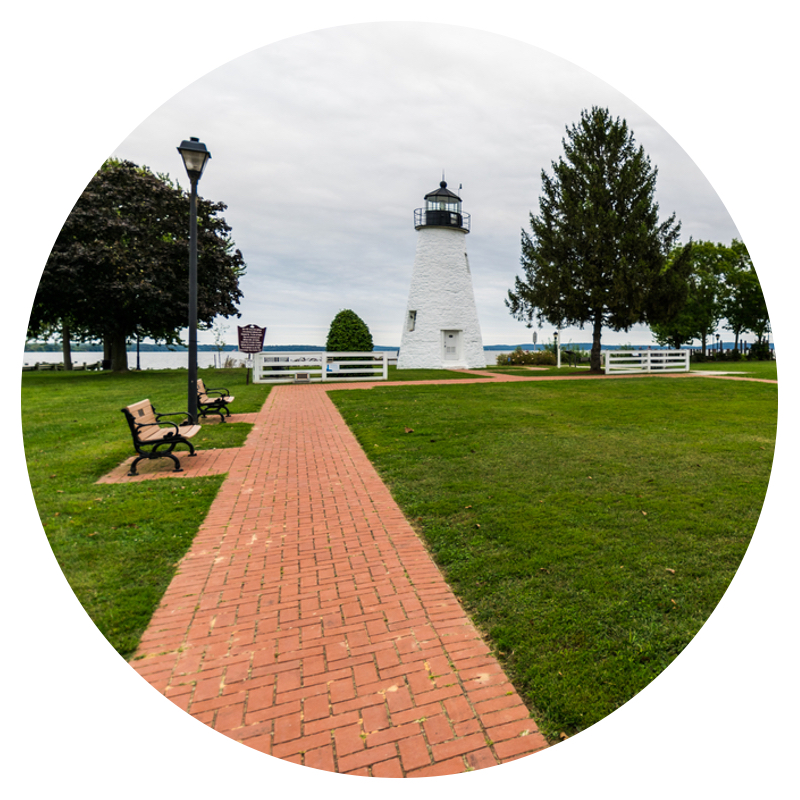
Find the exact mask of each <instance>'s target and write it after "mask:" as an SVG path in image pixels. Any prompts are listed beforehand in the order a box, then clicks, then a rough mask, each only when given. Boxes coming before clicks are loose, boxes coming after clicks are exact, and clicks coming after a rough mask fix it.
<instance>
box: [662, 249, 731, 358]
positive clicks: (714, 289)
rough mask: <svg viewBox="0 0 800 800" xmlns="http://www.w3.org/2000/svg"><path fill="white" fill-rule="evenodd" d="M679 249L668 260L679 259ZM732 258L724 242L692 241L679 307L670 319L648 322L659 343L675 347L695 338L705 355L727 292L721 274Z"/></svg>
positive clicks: (721, 312) (719, 317) (720, 314)
mask: <svg viewBox="0 0 800 800" xmlns="http://www.w3.org/2000/svg"><path fill="white" fill-rule="evenodd" d="M681 250H682V249H681V248H676V249H674V250H673V251H672V253H670V256H669V259H670V260H674V259H676V258H679V257H680V256H681ZM733 260H734V257H733V252H732V251H731V249H730V248H729V247H726V246H725V245H724V244H717V243H715V242H703V241H697V242H692V248H691V252H690V254H689V276H688V278H687V287H688V291H687V297H686V302H685V304H684V306H683V308H682V309H681V311H680V312H679V313H678V314H677V315H676V316H675V317H673V318H672V319H671V320H669V321H666V322H654V323H652V324H651V325H650V329H651V330H652V332H653V335H654V336H655V339H656V341H657V342H658V343H659V344H668V345H669V346H670V347H675V348H679V347H681V345H683V344H686V343H687V342H691V341H692V340H693V339H699V340H700V342H701V346H702V352H703V355H705V352H706V343H707V340H708V338H709V336H711V335H712V334H713V332H714V331H715V330H716V329H717V326H718V325H719V322H720V320H721V319H722V316H723V313H724V308H725V301H726V297H727V293H728V289H727V284H726V281H725V276H726V275H727V274H728V273H729V272H730V270H731V269H732V266H733Z"/></svg>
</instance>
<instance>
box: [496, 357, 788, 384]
mask: <svg viewBox="0 0 800 800" xmlns="http://www.w3.org/2000/svg"><path fill="white" fill-rule="evenodd" d="M486 371H487V372H492V373H495V374H498V375H522V376H524V377H528V378H531V377H543V376H547V375H581V374H586V373H588V371H589V368H588V366H587V365H586V364H583V365H582V366H580V367H571V366H569V365H568V364H567V363H566V359H565V360H564V363H563V364H562V366H561V367H560V368H559V367H536V368H533V369H532V368H530V367H524V366H511V367H498V366H494V365H489V366H488V367H487V368H486ZM690 371H691V372H732V373H736V374H741V375H742V377H745V378H761V379H764V380H773V381H776V380H778V365H777V362H776V361H706V362H704V363H702V364H696V363H694V362H692V364H691V366H690Z"/></svg>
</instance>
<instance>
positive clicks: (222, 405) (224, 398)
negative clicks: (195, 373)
mask: <svg viewBox="0 0 800 800" xmlns="http://www.w3.org/2000/svg"><path fill="white" fill-rule="evenodd" d="M234 399H235V398H233V397H230V396H229V395H228V390H227V389H223V388H216V389H206V385H205V383H203V380H202V378H198V379H197V410H198V411H199V412H200V415H201V416H203V417H205V416H206V414H219V418H220V420H221V421H222V422H225V415H227V416H230V415H231V412H230V410H229V409H228V403H232V402H233V401H234ZM223 411H224V412H225V415H223V413H222V412H223Z"/></svg>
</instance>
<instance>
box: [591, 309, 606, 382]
mask: <svg viewBox="0 0 800 800" xmlns="http://www.w3.org/2000/svg"><path fill="white" fill-rule="evenodd" d="M602 331H603V315H602V314H597V316H595V318H594V324H593V325H592V350H591V352H590V354H589V371H590V372H602V371H603V363H602V357H601V354H602V350H601V347H600V335H601V333H602Z"/></svg>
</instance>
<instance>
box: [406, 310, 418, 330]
mask: <svg viewBox="0 0 800 800" xmlns="http://www.w3.org/2000/svg"><path fill="white" fill-rule="evenodd" d="M416 326H417V312H416V311H409V312H408V329H409V331H413V330H414V328H415V327H416Z"/></svg>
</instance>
